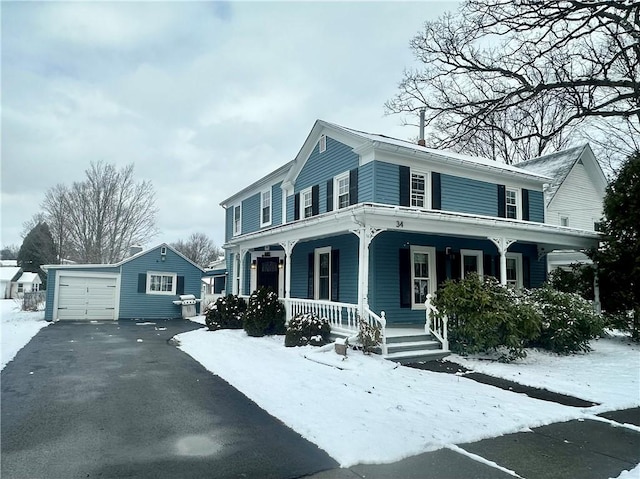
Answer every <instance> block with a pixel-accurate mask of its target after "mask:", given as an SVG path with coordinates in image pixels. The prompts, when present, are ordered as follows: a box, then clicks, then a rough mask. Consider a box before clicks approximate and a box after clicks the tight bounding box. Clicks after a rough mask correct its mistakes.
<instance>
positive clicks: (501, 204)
mask: <svg viewBox="0 0 640 479" xmlns="http://www.w3.org/2000/svg"><path fill="white" fill-rule="evenodd" d="M505 195H506V193H505V187H504V185H498V216H499V217H500V218H505V217H506V216H507V212H506V208H505V202H506V201H507V199H506V196H505Z"/></svg>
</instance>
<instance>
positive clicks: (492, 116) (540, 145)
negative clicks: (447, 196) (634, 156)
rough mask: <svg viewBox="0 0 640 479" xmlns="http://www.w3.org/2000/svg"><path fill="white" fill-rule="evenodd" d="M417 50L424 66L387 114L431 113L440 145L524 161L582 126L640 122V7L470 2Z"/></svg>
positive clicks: (626, 2)
mask: <svg viewBox="0 0 640 479" xmlns="http://www.w3.org/2000/svg"><path fill="white" fill-rule="evenodd" d="M411 49H412V51H413V53H414V55H415V57H416V59H417V60H418V61H420V62H421V63H422V64H423V65H424V66H423V67H421V68H420V69H414V70H407V71H405V73H404V78H403V80H402V81H401V83H400V85H399V92H398V94H397V95H396V96H395V97H394V98H393V99H392V100H390V101H388V102H387V104H386V108H387V111H388V112H390V113H410V114H411V118H417V115H416V111H417V110H418V109H419V108H421V107H426V109H427V117H426V123H427V125H428V126H430V127H431V128H432V129H434V130H435V131H436V132H437V136H436V140H437V144H435V145H433V146H437V147H455V148H457V149H467V151H470V152H473V153H478V154H484V155H486V156H492V157H494V158H501V159H507V160H508V159H509V158H514V159H515V160H520V159H525V158H528V157H532V156H537V155H540V154H542V153H544V152H545V150H547V149H551V147H553V148H556V147H557V143H558V142H559V143H560V144H562V143H563V135H565V136H566V134H567V132H568V131H569V130H570V129H572V128H575V127H576V126H577V125H579V124H580V123H581V122H588V123H590V122H591V121H592V120H595V121H602V120H603V119H616V121H617V122H621V123H625V124H629V125H631V129H632V130H633V129H634V128H635V129H636V130H637V129H638V125H640V4H639V3H638V2H633V1H630V0H618V1H612V0H560V1H558V0H517V1H513V0H467V1H466V2H465V3H464V4H463V5H462V7H461V8H460V10H459V12H458V13H457V14H456V15H455V16H454V15H452V14H447V15H445V16H443V17H441V18H439V19H438V20H436V21H430V22H426V23H425V26H424V31H422V32H421V33H419V34H418V35H417V36H416V37H414V38H413V40H412V42H411ZM406 121H407V120H406ZM408 121H411V120H408ZM634 125H635V126H634ZM487 141H490V142H494V143H495V144H494V145H492V146H491V148H493V150H501V152H500V153H498V152H495V153H494V152H493V151H490V152H489V153H490V154H487V153H486V148H485V149H484V150H483V149H482V148H481V146H482V145H486V144H487ZM553 142H556V143H555V144H554V143H553ZM478 149H479V151H478Z"/></svg>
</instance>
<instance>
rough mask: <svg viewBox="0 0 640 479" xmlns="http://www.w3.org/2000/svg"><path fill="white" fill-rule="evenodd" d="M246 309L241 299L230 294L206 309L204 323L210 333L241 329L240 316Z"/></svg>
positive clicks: (244, 302) (245, 304)
mask: <svg viewBox="0 0 640 479" xmlns="http://www.w3.org/2000/svg"><path fill="white" fill-rule="evenodd" d="M246 309H247V303H246V301H245V300H244V299H243V298H240V297H238V296H234V295H232V294H230V295H228V296H226V297H222V298H218V299H217V300H216V302H215V303H212V304H210V305H209V306H208V307H207V310H206V312H205V320H204V321H205V324H206V325H207V328H209V329H210V330H211V331H216V330H218V329H242V316H243V315H244V312H245V310H246Z"/></svg>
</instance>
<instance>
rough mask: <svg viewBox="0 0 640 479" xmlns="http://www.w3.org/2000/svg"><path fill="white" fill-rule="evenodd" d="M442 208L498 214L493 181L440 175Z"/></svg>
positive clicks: (470, 212) (496, 196) (461, 211)
mask: <svg viewBox="0 0 640 479" xmlns="http://www.w3.org/2000/svg"><path fill="white" fill-rule="evenodd" d="M440 181H441V191H442V210H443V211H454V212H458V213H469V214H475V215H485V216H498V189H497V186H496V185H495V184H493V183H486V182H484V181H478V180H472V179H469V178H462V177H459V176H451V175H444V174H443V175H441V176H440Z"/></svg>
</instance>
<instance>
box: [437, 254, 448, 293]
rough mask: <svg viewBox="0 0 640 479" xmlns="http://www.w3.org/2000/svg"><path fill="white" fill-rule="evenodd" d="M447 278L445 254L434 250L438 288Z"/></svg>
mask: <svg viewBox="0 0 640 479" xmlns="http://www.w3.org/2000/svg"><path fill="white" fill-rule="evenodd" d="M446 280H447V254H446V253H445V252H444V251H436V281H437V283H436V284H437V285H438V288H439V287H440V286H442V284H443V283H444V282H445V281H446Z"/></svg>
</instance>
